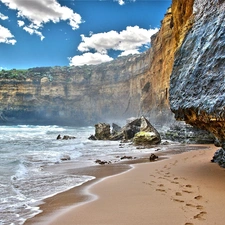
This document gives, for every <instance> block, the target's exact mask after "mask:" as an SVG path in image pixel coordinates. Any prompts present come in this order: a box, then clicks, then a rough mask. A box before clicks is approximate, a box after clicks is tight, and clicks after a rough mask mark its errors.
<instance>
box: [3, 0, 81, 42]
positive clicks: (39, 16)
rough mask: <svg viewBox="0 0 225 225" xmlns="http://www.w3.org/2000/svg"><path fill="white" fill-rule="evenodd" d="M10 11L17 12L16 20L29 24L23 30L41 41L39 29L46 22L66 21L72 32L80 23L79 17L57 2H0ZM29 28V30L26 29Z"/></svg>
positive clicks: (37, 0)
mask: <svg viewBox="0 0 225 225" xmlns="http://www.w3.org/2000/svg"><path fill="white" fill-rule="evenodd" d="M0 1H1V2H3V3H4V4H5V5H6V6H8V7H9V8H10V9H13V10H17V11H18V13H17V17H18V18H25V19H27V20H29V21H30V24H29V25H28V26H27V28H26V29H25V30H26V31H27V32H29V33H32V34H37V35H38V36H40V37H41V39H43V37H44V36H43V35H42V33H41V31H40V30H41V29H42V27H43V26H44V24H46V23H48V22H53V23H58V22H60V21H68V23H69V25H70V26H71V27H72V29H73V30H75V29H78V28H79V24H80V23H82V19H81V16H80V15H79V14H77V13H75V12H73V10H72V9H70V8H68V7H66V6H61V5H60V4H59V3H58V2H57V0H0ZM28 28H29V29H28ZM30 29H32V30H33V32H31V30H30Z"/></svg>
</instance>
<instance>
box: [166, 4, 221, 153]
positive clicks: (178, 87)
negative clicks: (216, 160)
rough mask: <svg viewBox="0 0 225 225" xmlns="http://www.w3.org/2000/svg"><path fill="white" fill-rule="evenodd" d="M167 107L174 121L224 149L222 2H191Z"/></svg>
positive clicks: (172, 77)
mask: <svg viewBox="0 0 225 225" xmlns="http://www.w3.org/2000/svg"><path fill="white" fill-rule="evenodd" d="M170 105H171V110H172V111H173V112H174V113H175V117H176V119H177V120H184V121H185V122H186V123H188V124H191V125H193V126H195V127H199V128H201V129H205V130H208V131H210V132H211V133H213V134H214V135H215V136H216V137H217V138H218V139H219V141H220V143H221V146H222V148H223V149H225V2H224V1H213V0H195V3H194V16H193V25H192V28H191V30H190V31H189V32H188V34H187V35H186V37H185V39H184V41H183V43H182V45H181V47H180V48H179V49H178V51H177V52H176V57H175V62H174V67H173V72H172V75H171V81H170Z"/></svg>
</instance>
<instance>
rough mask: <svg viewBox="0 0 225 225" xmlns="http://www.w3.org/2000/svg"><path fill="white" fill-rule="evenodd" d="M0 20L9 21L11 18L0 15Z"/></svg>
mask: <svg viewBox="0 0 225 225" xmlns="http://www.w3.org/2000/svg"><path fill="white" fill-rule="evenodd" d="M0 19H1V20H7V19H9V17H8V16H5V15H4V14H2V13H0Z"/></svg>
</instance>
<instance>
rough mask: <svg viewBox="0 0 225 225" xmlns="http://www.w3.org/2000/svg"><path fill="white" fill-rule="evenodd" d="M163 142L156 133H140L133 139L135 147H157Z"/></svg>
mask: <svg viewBox="0 0 225 225" xmlns="http://www.w3.org/2000/svg"><path fill="white" fill-rule="evenodd" d="M160 142H161V138H160V136H158V134H157V133H155V132H149V131H140V132H138V133H136V134H135V136H134V138H133V143H134V145H144V146H146V145H147V146H148V145H156V144H159V143H160Z"/></svg>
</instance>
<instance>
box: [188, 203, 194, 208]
mask: <svg viewBox="0 0 225 225" xmlns="http://www.w3.org/2000/svg"><path fill="white" fill-rule="evenodd" d="M186 206H189V207H193V208H195V207H196V206H195V205H193V204H189V203H187V204H186Z"/></svg>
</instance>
